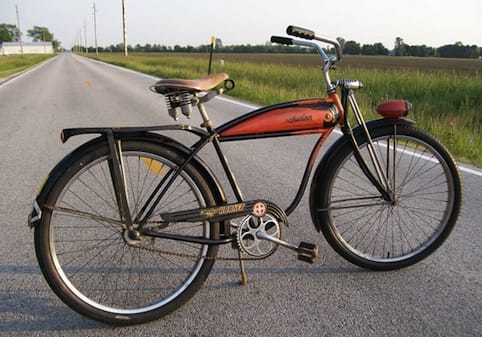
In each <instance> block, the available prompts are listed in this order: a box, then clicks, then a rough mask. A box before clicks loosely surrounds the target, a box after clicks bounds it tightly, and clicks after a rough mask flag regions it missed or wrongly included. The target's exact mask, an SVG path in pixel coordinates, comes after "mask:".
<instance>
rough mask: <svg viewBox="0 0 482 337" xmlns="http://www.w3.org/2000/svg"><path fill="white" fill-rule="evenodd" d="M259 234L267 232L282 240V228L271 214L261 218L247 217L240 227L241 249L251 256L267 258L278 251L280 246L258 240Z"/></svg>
mask: <svg viewBox="0 0 482 337" xmlns="http://www.w3.org/2000/svg"><path fill="white" fill-rule="evenodd" d="M258 232H265V233H266V234H268V235H270V236H272V237H274V238H276V239H281V226H280V225H279V223H278V221H277V220H276V219H275V218H274V217H272V216H271V215H269V214H265V215H263V216H261V217H257V216H254V215H252V214H250V215H247V216H246V217H245V218H244V219H243V221H242V222H241V224H240V225H239V228H238V234H237V242H238V246H239V248H240V249H241V250H242V251H243V252H244V253H246V254H248V255H250V256H253V257H256V258H266V257H268V256H270V255H271V254H273V253H274V252H275V251H276V249H277V248H278V245H277V244H276V243H274V242H271V241H267V240H263V239H260V238H258V236H257V235H256V233H258Z"/></svg>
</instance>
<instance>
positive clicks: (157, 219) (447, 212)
mask: <svg viewBox="0 0 482 337" xmlns="http://www.w3.org/2000/svg"><path fill="white" fill-rule="evenodd" d="M287 33H288V34H289V35H292V36H295V37H297V38H300V39H292V38H287V37H278V36H273V37H272V42H274V43H281V44H285V45H298V46H305V47H309V48H314V49H315V50H316V51H317V52H318V54H319V55H320V56H321V58H322V59H323V67H322V75H323V80H324V84H325V86H326V97H324V98H315V99H302V100H297V101H293V102H285V103H280V104H276V105H271V106H267V107H264V108H261V109H257V110H254V111H252V112H249V113H247V114H245V115H243V116H241V117H238V118H235V119H233V120H231V121H229V122H227V123H225V124H223V125H221V126H219V127H213V123H212V121H211V119H210V117H209V115H208V113H207V110H206V108H205V103H207V102H208V101H210V100H211V99H213V98H214V97H216V96H218V95H220V94H222V93H225V92H227V91H229V90H232V89H233V88H234V81H232V80H230V79H229V77H228V75H227V74H215V75H210V76H208V77H206V78H202V79H196V80H180V79H162V80H159V81H158V82H157V83H156V84H154V85H153V86H152V87H151V90H152V91H154V92H156V93H158V94H162V95H164V97H165V99H166V103H167V107H168V113H169V115H170V116H171V117H173V118H174V120H178V118H179V116H180V115H181V114H183V115H185V116H187V117H190V115H191V113H192V109H193V107H197V108H198V110H199V112H200V115H201V117H202V120H203V123H202V124H201V127H196V126H192V125H185V124H175V125H161V126H150V127H122V128H114V127H112V128H110V127H109V128H73V129H64V130H63V131H62V134H61V137H62V142H66V141H67V140H68V139H69V138H71V137H73V136H77V135H85V134H97V135H98V136H97V137H96V138H94V139H92V140H90V141H88V142H87V143H85V144H83V145H81V146H80V147H78V148H77V149H75V150H74V151H72V152H71V153H70V154H68V155H67V156H66V157H65V158H64V159H63V160H61V161H60V162H59V163H58V164H57V165H56V167H55V168H54V169H53V170H52V171H51V173H50V174H49V176H48V179H47V180H46V182H45V183H44V185H43V186H42V187H41V189H40V191H39V193H38V195H37V197H36V198H35V201H34V203H33V210H32V212H31V214H30V216H29V225H30V226H31V227H32V228H34V229H35V231H34V239H35V251H36V256H37V259H38V262H39V265H40V268H41V270H42V273H43V275H44V277H45V279H46V280H47V282H48V284H49V286H50V287H51V288H52V290H53V291H54V292H55V294H56V295H57V296H58V297H59V298H60V299H62V300H63V301H64V302H65V303H66V304H67V305H68V306H70V307H71V308H72V309H74V310H76V311H77V312H79V313H81V314H83V315H86V316H88V317H90V318H92V319H95V320H99V321H102V322H108V323H113V324H137V323H142V322H147V321H150V320H153V319H157V318H160V317H162V316H164V315H166V314H168V313H170V312H172V311H174V310H176V309H177V308H179V307H180V306H181V305H183V304H184V303H185V302H186V301H187V300H188V299H189V298H191V297H192V296H193V295H194V294H195V292H196V291H197V290H198V289H199V288H200V287H201V285H202V284H203V282H204V281H205V279H206V278H207V276H208V274H209V273H210V270H211V268H212V267H213V264H214V262H215V260H216V259H217V258H219V257H218V256H217V252H218V247H219V246H220V245H224V244H231V245H232V247H233V248H234V249H235V250H236V251H237V256H236V257H234V258H223V259H232V260H236V261H239V264H240V270H241V281H242V283H246V280H247V279H246V272H245V269H244V262H245V261H246V260H258V259H264V258H267V257H269V256H271V255H272V254H273V253H274V252H275V251H276V249H277V248H278V247H280V246H281V247H286V248H288V249H291V250H293V251H295V252H296V254H297V256H298V258H299V259H300V260H302V261H306V262H309V263H312V262H313V261H314V259H315V258H316V256H317V254H318V248H317V246H316V245H314V244H312V243H307V242H301V243H300V244H299V245H293V244H291V243H288V242H286V241H284V240H283V238H282V235H281V234H282V229H284V228H283V227H284V226H285V225H288V218H287V216H288V215H289V214H290V213H292V212H293V210H294V209H295V208H296V207H297V206H298V204H299V203H300V200H301V198H302V196H303V194H304V193H305V190H306V188H307V185H308V182H309V179H310V177H311V176H312V178H311V186H310V198H309V204H310V212H311V217H312V220H313V223H314V226H315V229H316V230H317V231H318V232H322V234H323V235H324V237H325V238H326V240H327V241H328V243H329V244H330V245H331V246H332V247H333V248H334V249H335V251H336V252H337V253H338V254H340V255H341V256H342V257H344V258H345V259H347V260H348V261H350V262H352V263H354V264H356V265H358V266H360V267H363V268H368V269H372V270H393V269H398V268H403V267H407V266H410V265H412V264H414V263H416V262H418V261H420V260H422V259H424V258H425V257H427V256H428V255H429V254H431V253H432V252H433V251H435V250H436V249H437V248H438V247H439V246H440V245H441V244H442V242H443V241H444V240H445V239H446V238H447V237H448V235H449V233H450V231H451V230H452V229H453V227H454V225H455V223H456V221H457V217H458V214H459V210H460V206H461V199H462V186H461V179H460V175H459V172H458V168H457V166H456V163H455V161H454V160H453V158H452V156H451V155H450V153H449V152H448V151H447V150H446V148H445V147H444V146H443V145H442V144H441V143H440V142H439V141H438V140H436V139H435V138H433V137H432V136H430V135H429V134H427V133H426V132H424V131H421V130H419V129H418V128H416V127H415V125H414V124H415V123H414V122H413V121H410V120H408V119H405V118H404V116H406V115H407V113H408V112H409V110H410V109H411V104H410V103H408V102H407V101H405V100H401V99H397V100H389V101H385V102H383V103H381V104H379V105H378V106H377V108H376V110H377V111H378V113H379V114H380V116H381V118H379V119H376V120H372V121H369V122H365V121H364V118H363V116H362V113H361V111H360V108H359V106H358V104H357V101H356V99H355V94H354V93H355V91H356V90H358V89H360V88H362V83H361V82H360V81H358V80H337V81H332V80H331V78H330V74H329V72H330V70H331V69H332V68H333V67H334V65H335V64H336V63H337V62H338V61H340V60H341V57H342V52H341V48H340V45H339V44H338V42H337V41H336V40H333V39H329V38H326V37H322V36H318V35H316V34H315V33H314V32H313V31H311V30H307V29H304V28H300V27H295V26H290V27H288V29H287ZM320 42H322V43H327V44H329V45H331V46H333V48H334V52H335V55H333V56H329V55H328V54H327V52H325V51H324V49H323V48H322V47H321V45H320ZM221 84H223V85H222V87H220V86H221ZM338 91H340V92H341V95H339V93H338ZM350 113H352V114H353V115H354V117H355V120H356V122H355V123H353V124H354V125H353V126H351V125H350V121H349V118H348V116H349V114H350ZM337 126H339V127H340V129H341V131H342V133H343V135H342V136H341V137H340V138H339V139H338V140H336V142H335V143H334V144H333V145H332V146H331V147H330V148H329V149H328V150H327V151H326V153H325V154H324V156H323V157H322V159H321V161H320V162H319V164H318V166H317V168H316V169H315V171H314V173H313V174H312V171H313V168H314V165H315V159H316V158H317V155H318V153H319V151H320V148H321V147H322V145H323V143H324V142H325V140H326V139H327V138H328V137H329V136H330V134H331V133H332V131H333V130H334V129H335V127H337ZM163 131H179V132H180V131H182V132H189V133H191V134H193V135H195V136H196V137H197V138H196V139H198V140H197V141H196V142H195V143H194V144H192V145H191V146H186V145H183V144H181V143H180V142H178V141H176V140H174V139H172V138H170V137H167V136H165V135H163V134H162V132H163ZM308 134H320V137H319V139H318V141H317V142H316V144H315V146H314V148H313V150H312V152H311V154H310V156H309V158H308V162H307V165H306V169H305V171H304V174H303V177H302V179H301V182H300V186H299V188H298V192H297V193H296V195H295V197H294V199H293V201H292V202H291V204H290V205H289V206H288V207H287V209H285V210H283V209H281V208H280V207H279V206H277V205H276V204H275V203H273V202H271V201H268V200H258V199H256V200H245V199H244V197H243V194H242V192H241V189H240V187H239V186H238V184H237V182H236V178H235V176H234V174H233V171H232V170H231V168H230V166H229V163H228V160H227V158H226V156H225V154H224V152H223V150H222V147H221V143H223V142H230V141H243V140H250V139H266V138H271V137H288V136H296V135H308ZM207 144H213V146H214V149H215V152H216V154H217V157H218V158H219V161H220V163H221V165H222V168H223V170H224V172H225V174H226V176H227V180H228V182H229V185H230V187H231V189H232V190H233V194H234V197H235V198H236V200H235V201H234V202H229V201H228V200H227V197H226V194H225V190H224V188H223V187H222V186H221V184H220V182H219V180H218V178H217V177H216V176H215V175H214V174H213V173H212V171H211V169H210V168H209V166H208V165H207V164H206V163H205V162H204V161H203V160H202V159H201V158H200V157H199V155H198V154H199V152H200V150H201V149H203V148H204V147H205V146H206V145H207Z"/></svg>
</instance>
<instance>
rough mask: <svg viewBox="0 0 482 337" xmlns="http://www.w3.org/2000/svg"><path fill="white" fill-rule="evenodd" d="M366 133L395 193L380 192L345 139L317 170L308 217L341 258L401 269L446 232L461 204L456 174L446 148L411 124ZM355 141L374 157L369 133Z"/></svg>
mask: <svg viewBox="0 0 482 337" xmlns="http://www.w3.org/2000/svg"><path fill="white" fill-rule="evenodd" d="M370 134H371V137H372V139H373V148H374V151H375V152H376V153H377V155H378V157H379V158H380V161H381V163H382V174H384V175H386V177H387V181H388V185H389V190H390V191H391V193H392V195H393V200H391V201H385V200H384V199H383V198H382V197H381V193H380V192H378V190H377V189H376V188H375V187H374V185H373V184H372V183H371V182H370V181H369V180H368V178H367V177H366V175H365V174H364V173H363V172H362V170H361V168H360V166H359V165H358V163H357V160H356V158H355V154H354V152H353V148H352V146H351V145H350V144H349V143H348V142H346V143H344V145H343V146H342V147H341V148H339V149H338V151H337V152H336V153H335V154H334V155H333V156H332V157H331V159H330V161H329V163H327V165H326V166H325V167H324V172H322V173H320V174H319V178H318V180H317V181H316V187H315V190H314V194H312V202H313V204H312V209H314V210H315V211H314V213H313V217H314V220H315V222H318V226H319V227H321V230H322V232H323V234H324V236H325V238H326V239H327V241H328V242H329V243H330V245H331V246H332V247H333V248H334V249H335V250H336V251H337V252H338V253H339V254H340V255H341V256H343V257H344V258H345V259H347V260H349V261H351V262H352V263H354V264H357V265H359V266H361V267H364V268H369V269H373V270H391V269H398V268H402V267H406V266H409V265H412V264H414V263H416V262H418V261H420V260H421V259H423V258H425V257H427V256H428V255H429V254H431V253H432V252H433V251H435V250H436V249H437V248H438V247H439V246H440V245H441V244H442V242H443V241H444V240H445V239H446V238H447V236H448V235H449V233H450V231H451V230H452V228H453V227H454V225H455V222H456V220H457V217H458V214H459V210H460V205H461V199H462V186H461V179H460V175H459V172H458V170H457V167H456V164H455V162H454V160H453V159H452V157H451V155H450V154H449V153H448V151H447V150H446V149H445V148H444V147H443V146H442V145H441V144H440V143H439V142H438V141H437V140H436V139H434V138H433V137H431V136H430V135H428V134H427V133H425V132H423V131H421V130H419V129H417V128H415V127H412V126H406V125H395V126H383V127H378V128H372V129H371V130H370ZM357 142H358V144H359V145H360V148H361V153H362V156H363V158H364V159H365V161H366V162H367V163H371V160H370V156H369V153H368V152H369V151H368V140H367V137H366V136H365V135H359V136H357ZM370 169H371V170H373V167H370Z"/></svg>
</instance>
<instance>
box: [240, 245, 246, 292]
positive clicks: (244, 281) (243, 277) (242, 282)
mask: <svg viewBox="0 0 482 337" xmlns="http://www.w3.org/2000/svg"><path fill="white" fill-rule="evenodd" d="M238 258H239V268H240V269H241V281H240V282H239V284H240V285H242V286H245V285H246V284H248V276H247V275H246V269H245V268H244V261H243V255H242V253H241V249H238Z"/></svg>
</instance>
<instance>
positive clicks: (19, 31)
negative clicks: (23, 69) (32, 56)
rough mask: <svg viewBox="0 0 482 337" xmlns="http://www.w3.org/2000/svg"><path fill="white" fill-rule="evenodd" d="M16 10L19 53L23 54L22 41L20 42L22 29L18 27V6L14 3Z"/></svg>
mask: <svg viewBox="0 0 482 337" xmlns="http://www.w3.org/2000/svg"><path fill="white" fill-rule="evenodd" d="M15 9H16V11H17V27H18V42H19V43H20V54H22V56H23V42H22V30H21V29H20V16H19V15H18V6H17V4H15Z"/></svg>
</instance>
